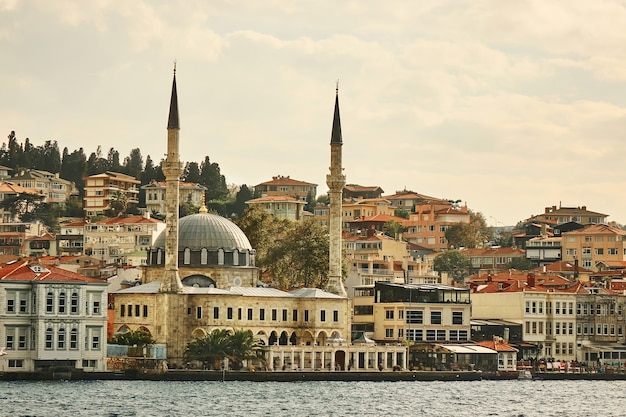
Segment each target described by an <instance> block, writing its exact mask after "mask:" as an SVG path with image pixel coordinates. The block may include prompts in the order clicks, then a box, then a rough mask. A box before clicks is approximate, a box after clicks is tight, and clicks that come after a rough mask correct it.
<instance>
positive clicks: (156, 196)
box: [141, 180, 207, 214]
mask: <svg viewBox="0 0 626 417" xmlns="http://www.w3.org/2000/svg"><path fill="white" fill-rule="evenodd" d="M165 188H166V183H165V181H156V180H152V181H150V183H149V184H146V185H143V186H141V189H142V190H144V191H145V193H146V209H147V210H148V212H150V213H152V212H154V213H160V214H164V213H165ZM206 189H207V188H206V187H205V186H204V185H200V184H198V183H196V182H183V181H180V182H179V185H178V190H179V191H178V199H179V201H180V202H181V203H191V204H193V205H194V206H196V207H202V205H203V204H204V193H205V191H206Z"/></svg>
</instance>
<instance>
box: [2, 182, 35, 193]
mask: <svg viewBox="0 0 626 417" xmlns="http://www.w3.org/2000/svg"><path fill="white" fill-rule="evenodd" d="M0 193H3V194H24V193H26V194H39V193H38V192H37V191H34V190H30V189H28V188H24V187H21V186H19V185H15V184H13V183H12V182H9V181H3V182H1V183H0Z"/></svg>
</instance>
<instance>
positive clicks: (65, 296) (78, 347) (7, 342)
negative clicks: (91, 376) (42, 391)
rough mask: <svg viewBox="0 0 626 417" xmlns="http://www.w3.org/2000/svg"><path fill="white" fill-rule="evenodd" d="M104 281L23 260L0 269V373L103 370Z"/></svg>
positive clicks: (105, 320) (105, 301)
mask: <svg viewBox="0 0 626 417" xmlns="http://www.w3.org/2000/svg"><path fill="white" fill-rule="evenodd" d="M106 289H107V282H106V281H101V280H97V279H93V278H87V277H84V276H81V275H78V274H76V273H73V272H69V271H65V270H63V269H59V268H56V267H53V266H43V265H40V264H37V263H30V264H29V263H28V262H23V261H17V262H13V263H11V264H7V265H4V266H2V267H0V300H2V302H1V303H0V323H2V324H1V325H0V344H2V345H3V346H4V347H5V352H6V356H4V357H3V358H2V361H0V372H35V371H39V370H46V369H52V368H56V369H59V368H65V369H82V370H85V371H105V370H106V333H105V332H106V326H107V315H106V305H107V304H106V303H107V291H106Z"/></svg>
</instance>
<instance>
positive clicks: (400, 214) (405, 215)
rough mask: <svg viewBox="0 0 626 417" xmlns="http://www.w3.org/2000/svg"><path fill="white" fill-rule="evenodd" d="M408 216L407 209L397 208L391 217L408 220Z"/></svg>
mask: <svg viewBox="0 0 626 417" xmlns="http://www.w3.org/2000/svg"><path fill="white" fill-rule="evenodd" d="M410 214H411V213H409V211H408V210H407V209H403V208H400V207H398V208H397V209H395V210H394V211H393V215H394V216H396V217H401V218H403V219H408V218H409V215H410Z"/></svg>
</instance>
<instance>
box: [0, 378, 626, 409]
mask: <svg viewBox="0 0 626 417" xmlns="http://www.w3.org/2000/svg"><path fill="white" fill-rule="evenodd" d="M625 389H626V381H533V380H527V381H518V380H506V381H467V382H465V381H453V382H439V381H434V382H422V381H412V382H198V381H194V382H176V381H44V382H0V416H72V417H73V416H109V417H117V416H185V417H189V416H245V417H252V416H453V417H462V416H473V417H476V416H514V417H522V416H559V417H564V416H603V417H604V416H607V417H609V416H625V415H626V396H625V395H624V393H625Z"/></svg>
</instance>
